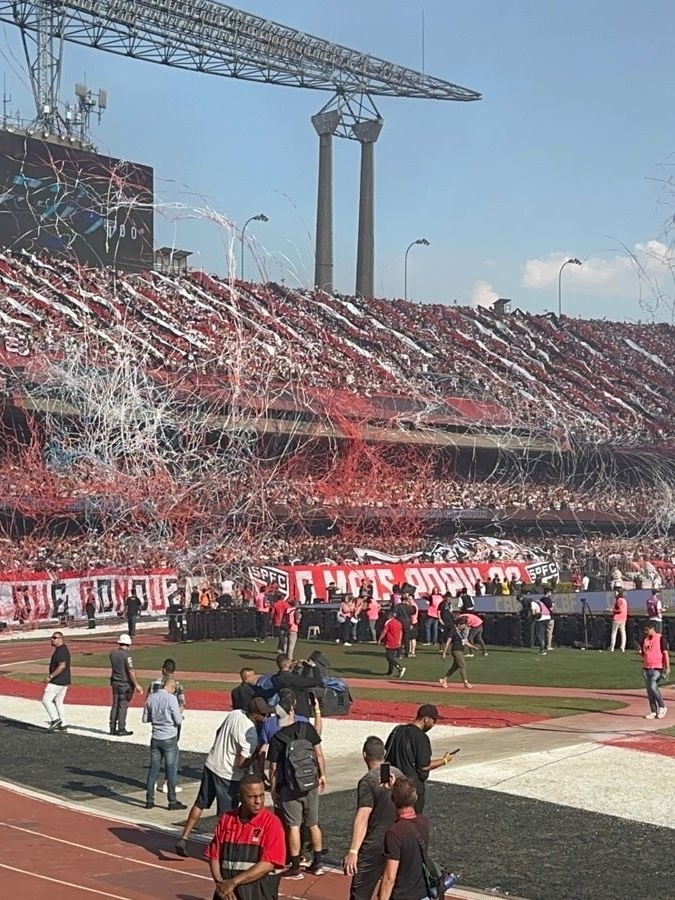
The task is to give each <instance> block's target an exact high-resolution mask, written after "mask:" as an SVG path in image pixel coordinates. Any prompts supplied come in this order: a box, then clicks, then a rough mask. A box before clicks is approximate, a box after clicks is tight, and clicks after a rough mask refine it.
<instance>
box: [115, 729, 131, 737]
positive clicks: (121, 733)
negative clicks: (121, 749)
mask: <svg viewBox="0 0 675 900" xmlns="http://www.w3.org/2000/svg"><path fill="white" fill-rule="evenodd" d="M132 734H133V731H127V730H126V729H125V730H124V731H122V730H121V729H119V730H118V732H117V737H131V735H132Z"/></svg>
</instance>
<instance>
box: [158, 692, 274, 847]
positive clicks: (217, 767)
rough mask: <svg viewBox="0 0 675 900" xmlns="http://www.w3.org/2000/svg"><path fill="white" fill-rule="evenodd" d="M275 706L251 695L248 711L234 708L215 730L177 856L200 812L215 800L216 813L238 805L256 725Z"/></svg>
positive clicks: (253, 752) (253, 751)
mask: <svg viewBox="0 0 675 900" xmlns="http://www.w3.org/2000/svg"><path fill="white" fill-rule="evenodd" d="M273 712H274V709H273V708H272V707H271V706H270V705H269V703H268V702H267V701H266V700H263V698H262V697H254V698H253V700H251V702H250V703H249V706H248V710H243V709H234V710H232V712H231V713H229V714H228V715H227V718H226V719H225V721H224V722H223V724H222V725H221V726H220V728H219V729H218V731H217V732H216V737H215V740H214V742H213V746H212V747H211V749H210V750H209V755H208V756H207V757H206V762H205V763H204V772H203V774H202V781H201V784H200V785H199V793H198V794H197V799H196V800H195V802H194V805H193V807H192V809H191V810H190V814H189V815H188V819H187V822H186V823H185V826H184V827H183V833H182V835H181V836H180V840H179V841H178V843H177V844H176V853H177V854H178V856H182V857H183V858H187V855H188V852H187V846H186V843H187V839H188V837H189V836H190V834H191V832H192V829H193V828H194V827H195V825H196V824H197V822H198V821H199V819H200V818H201V815H202V812H203V811H204V810H205V809H208V808H209V807H210V806H211V805H212V804H213V801H214V800H215V801H216V804H217V806H216V808H217V812H218V816H222V814H223V813H225V812H229V811H230V810H232V809H235V808H236V807H237V804H238V802H239V782H240V781H241V779H242V778H243V777H244V775H245V774H246V770H247V769H248V767H249V766H250V765H251V762H252V761H253V759H254V758H255V756H256V754H257V752H258V749H257V748H258V731H257V726H258V725H260V724H261V723H262V722H264V721H265V719H266V718H267V716H269V715H271V714H272V713H273Z"/></svg>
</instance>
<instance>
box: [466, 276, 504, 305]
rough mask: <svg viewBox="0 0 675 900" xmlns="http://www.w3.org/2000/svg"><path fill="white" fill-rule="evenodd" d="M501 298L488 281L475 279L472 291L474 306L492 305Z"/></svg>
mask: <svg viewBox="0 0 675 900" xmlns="http://www.w3.org/2000/svg"><path fill="white" fill-rule="evenodd" d="M498 299H499V294H498V293H497V291H496V290H495V289H494V288H493V287H492V285H491V284H489V283H488V282H487V281H474V283H473V290H472V291H471V305H472V306H487V307H490V306H492V304H493V303H494V302H495V300H498Z"/></svg>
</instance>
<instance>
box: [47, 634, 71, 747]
mask: <svg viewBox="0 0 675 900" xmlns="http://www.w3.org/2000/svg"><path fill="white" fill-rule="evenodd" d="M51 640H52V647H53V651H52V658H51V659H50V660H49V675H48V676H47V677H46V678H45V692H44V694H43V695H42V705H43V706H44V708H45V709H46V710H47V715H48V716H49V728H48V729H47V730H48V731H65V730H66V728H67V726H66V725H65V724H64V722H63V703H64V701H65V699H66V693H67V691H68V686H69V684H70V650H69V649H68V648H67V647H66V645H65V643H64V640H63V634H62V633H61V632H60V631H55V632H54V634H53V635H52V638H51Z"/></svg>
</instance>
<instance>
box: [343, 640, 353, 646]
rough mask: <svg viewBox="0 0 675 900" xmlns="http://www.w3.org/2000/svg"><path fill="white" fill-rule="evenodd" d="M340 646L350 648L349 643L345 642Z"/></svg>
mask: <svg viewBox="0 0 675 900" xmlns="http://www.w3.org/2000/svg"><path fill="white" fill-rule="evenodd" d="M342 646H343V647H351V644H350V643H349V641H345V642H344V644H343V645H342Z"/></svg>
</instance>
